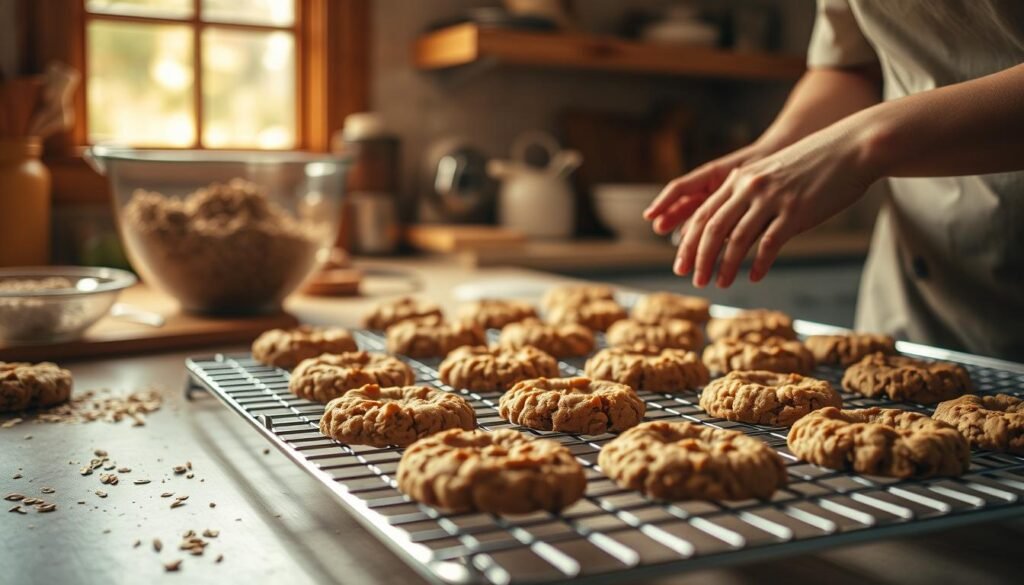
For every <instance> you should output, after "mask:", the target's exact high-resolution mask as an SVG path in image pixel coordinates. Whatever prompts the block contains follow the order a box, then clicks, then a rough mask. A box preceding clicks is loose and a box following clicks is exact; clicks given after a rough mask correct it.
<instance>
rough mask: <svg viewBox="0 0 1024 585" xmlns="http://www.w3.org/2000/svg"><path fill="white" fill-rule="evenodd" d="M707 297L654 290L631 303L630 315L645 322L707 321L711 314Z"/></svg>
mask: <svg viewBox="0 0 1024 585" xmlns="http://www.w3.org/2000/svg"><path fill="white" fill-rule="evenodd" d="M710 306H711V304H710V303H709V302H708V300H707V299H704V298H701V297H692V296H687V295H680V294H675V293H670V292H656V293H651V294H648V295H646V296H643V297H640V298H639V299H638V300H637V301H636V304H635V305H633V311H632V313H631V314H630V316H631V317H632V318H634V319H636V320H638V321H643V322H645V323H659V322H661V321H664V320H665V319H682V320H684V321H692V322H694V323H707V321H708V319H710V318H711V315H710V314H709V313H708V309H709V308H710Z"/></svg>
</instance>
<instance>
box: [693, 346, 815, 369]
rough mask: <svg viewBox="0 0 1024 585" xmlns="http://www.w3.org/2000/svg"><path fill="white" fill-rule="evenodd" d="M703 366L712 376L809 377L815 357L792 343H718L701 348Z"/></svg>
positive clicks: (805, 349)
mask: <svg viewBox="0 0 1024 585" xmlns="http://www.w3.org/2000/svg"><path fill="white" fill-rule="evenodd" d="M703 359H704V365H705V366H707V367H708V369H709V370H711V371H712V372H714V373H719V374H725V373H728V372H732V371H734V370H767V371H769V372H780V373H783V374H789V373H797V374H809V373H810V372H811V370H813V369H814V356H812V355H811V352H810V350H808V349H807V348H806V347H804V344H803V343H800V342H799V341H797V340H795V339H782V338H779V337H769V338H767V339H764V340H761V341H750V340H747V339H729V338H726V339H719V340H718V341H715V342H714V343H712V344H711V345H709V346H707V347H706V348H704V356H703Z"/></svg>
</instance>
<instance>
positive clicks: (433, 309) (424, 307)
mask: <svg viewBox="0 0 1024 585" xmlns="http://www.w3.org/2000/svg"><path fill="white" fill-rule="evenodd" d="M410 320H411V321H419V322H420V323H427V324H434V325H436V324H438V323H440V322H441V321H443V320H444V314H443V313H442V312H441V307H439V306H438V305H436V304H434V303H431V302H428V301H422V300H419V299H417V298H414V297H401V298H398V299H395V300H392V301H386V302H383V303H379V304H378V305H377V306H375V307H374V308H373V309H371V310H370V312H369V313H367V314H366V315H364V316H363V327H365V328H366V329H380V330H383V329H387V328H388V327H391V326H392V325H394V324H396V323H400V322H402V321H410Z"/></svg>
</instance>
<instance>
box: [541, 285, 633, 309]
mask: <svg viewBox="0 0 1024 585" xmlns="http://www.w3.org/2000/svg"><path fill="white" fill-rule="evenodd" d="M614 300H615V289H614V288H612V287H610V286H608V285H606V284H571V285H564V286H556V287H554V288H551V289H548V291H547V292H546V293H544V296H543V297H542V298H541V300H540V306H541V307H542V308H543V309H544V310H545V311H550V310H551V309H554V308H555V307H558V306H561V305H570V306H573V305H583V304H586V303H590V302H593V301H614Z"/></svg>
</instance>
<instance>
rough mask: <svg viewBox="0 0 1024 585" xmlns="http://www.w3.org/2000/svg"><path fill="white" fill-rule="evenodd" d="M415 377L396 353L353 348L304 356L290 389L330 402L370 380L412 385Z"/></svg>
mask: <svg viewBox="0 0 1024 585" xmlns="http://www.w3.org/2000/svg"><path fill="white" fill-rule="evenodd" d="M415 380H416V376H415V375H414V374H413V371H412V368H410V367H409V366H408V365H406V363H405V362H403V361H402V360H400V359H398V358H396V357H392V356H389V355H384V354H379V353H370V352H367V351H353V352H346V353H339V354H336V355H330V354H325V355H321V356H320V357H315V358H310V359H308V360H303V361H302V362H300V363H299V365H298V367H296V368H295V371H294V372H292V375H291V378H290V379H289V380H288V389H289V390H291V392H292V394H295V395H296V396H298V397H299V398H305V399H306V400H312V401H314V402H330V401H331V400H334V399H335V398H337V397H339V396H341V395H342V394H344V393H346V392H348V391H349V390H355V389H356V388H362V387H363V386H366V385H367V384H377V385H378V386H383V387H388V386H408V385H409V384H412V383H413V382H414V381H415Z"/></svg>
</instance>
